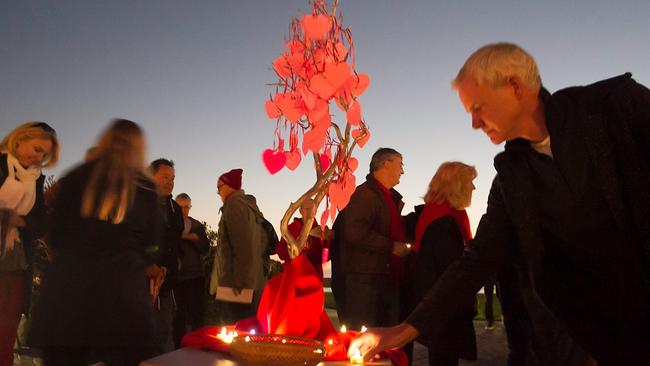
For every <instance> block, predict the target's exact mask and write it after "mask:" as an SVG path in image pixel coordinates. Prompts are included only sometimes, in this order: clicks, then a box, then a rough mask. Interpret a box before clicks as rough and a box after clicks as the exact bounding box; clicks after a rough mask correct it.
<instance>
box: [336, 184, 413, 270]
mask: <svg viewBox="0 0 650 366" xmlns="http://www.w3.org/2000/svg"><path fill="white" fill-rule="evenodd" d="M390 193H391V194H392V196H393V200H394V202H395V206H396V207H397V211H398V212H401V211H402V208H403V207H404V203H403V202H402V195H400V194H399V193H398V192H397V191H396V190H395V189H392V188H391V189H390ZM336 221H337V222H336V223H335V224H334V230H335V232H336V234H335V235H336V240H335V242H336V244H334V245H333V248H332V251H333V253H332V258H333V260H334V261H340V263H336V266H337V268H340V269H341V270H342V271H343V272H345V273H374V274H380V273H388V264H389V259H390V254H391V253H392V251H393V240H392V239H391V238H390V236H389V235H390V233H389V232H390V211H389V209H388V205H387V204H386V199H385V198H384V193H383V191H382V189H381V187H380V186H379V183H378V182H377V181H376V180H375V178H374V177H373V176H372V174H368V175H367V176H366V181H365V182H364V183H363V184H361V185H359V186H358V187H357V189H356V190H355V191H354V193H353V194H352V197H351V198H350V203H348V205H347V206H346V207H345V209H344V210H343V211H342V212H341V214H340V215H339V217H338V218H337V220H336ZM333 275H334V274H333Z"/></svg>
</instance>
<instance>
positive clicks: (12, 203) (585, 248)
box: [0, 43, 650, 366]
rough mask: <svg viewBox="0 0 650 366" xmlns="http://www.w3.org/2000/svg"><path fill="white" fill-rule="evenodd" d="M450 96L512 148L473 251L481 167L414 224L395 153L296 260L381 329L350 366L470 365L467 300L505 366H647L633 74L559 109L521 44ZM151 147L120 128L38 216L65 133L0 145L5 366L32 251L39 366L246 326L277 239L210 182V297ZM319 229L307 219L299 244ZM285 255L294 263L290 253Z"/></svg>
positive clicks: (645, 238)
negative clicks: (327, 272) (416, 356)
mask: <svg viewBox="0 0 650 366" xmlns="http://www.w3.org/2000/svg"><path fill="white" fill-rule="evenodd" d="M452 86H453V87H454V88H455V90H457V92H458V94H459V97H460V100H461V103H462V104H463V106H464V108H465V109H466V111H467V112H468V113H470V114H471V120H472V127H473V128H474V129H480V130H482V131H483V132H484V133H485V134H486V135H487V136H488V137H489V138H490V140H491V141H492V143H494V144H501V143H503V142H505V150H504V151H503V152H501V153H500V154H498V155H497V157H496V158H495V167H496V170H497V175H496V177H495V178H494V181H493V183H492V188H491V191H490V195H489V198H488V207H487V211H486V213H485V214H484V215H483V217H482V218H481V221H480V223H479V226H478V229H477V232H476V235H475V236H474V237H473V236H472V232H471V230H470V224H469V219H468V216H467V213H466V211H465V209H466V208H467V207H469V206H470V204H471V199H472V192H473V190H474V189H475V187H474V184H473V181H474V179H475V178H476V176H477V172H476V170H475V168H474V167H472V166H470V165H468V164H465V163H462V162H455V161H449V162H445V163H443V164H442V165H440V167H439V168H438V169H437V171H436V172H435V174H434V175H433V177H432V179H431V181H430V183H429V184H428V187H427V189H426V191H425V194H424V196H423V197H422V198H423V203H422V204H421V205H418V206H416V207H415V208H414V209H413V210H412V212H409V213H405V212H403V211H404V210H403V208H404V207H403V206H404V203H403V201H402V195H401V194H400V193H399V192H398V191H397V190H396V189H395V187H396V186H397V185H398V184H399V182H400V178H401V176H402V175H403V174H404V169H403V166H404V165H403V156H402V155H401V154H400V153H399V152H398V151H396V150H395V149H392V148H380V149H378V150H377V151H376V152H375V153H374V154H373V156H372V158H371V161H370V166H369V172H368V175H367V176H366V181H365V182H364V183H362V184H361V185H359V186H358V187H357V188H356V190H355V192H354V193H353V195H352V197H351V198H350V202H349V204H348V205H347V206H346V207H345V208H344V209H343V210H342V211H341V212H340V213H339V215H338V216H337V219H336V221H335V222H334V224H333V228H332V230H331V231H330V230H329V229H327V228H325V230H323V229H321V228H320V227H319V225H318V224H317V223H316V221H315V220H313V221H314V224H313V227H312V229H311V231H310V235H309V237H308V243H307V245H306V246H305V248H304V250H303V253H302V255H305V256H307V257H308V259H309V261H310V262H311V263H312V264H313V266H314V268H315V270H316V273H317V274H318V275H319V276H320V278H321V279H322V277H323V271H322V264H323V262H325V261H327V260H329V259H331V263H332V283H331V287H332V292H333V294H334V297H335V300H336V307H337V309H336V310H337V313H338V316H339V320H340V322H341V323H343V324H346V325H347V326H349V327H350V328H353V329H360V328H361V327H362V326H367V327H370V329H369V330H368V331H366V332H363V333H361V334H360V335H359V336H358V337H357V338H356V339H354V340H353V341H352V344H351V345H350V348H349V352H350V355H353V354H355V352H360V353H361V354H362V355H363V357H364V358H365V359H366V360H370V359H371V358H372V357H374V356H375V355H376V354H378V353H379V352H381V351H383V350H386V349H391V348H397V347H404V349H405V350H406V352H407V354H410V353H412V342H413V341H414V340H417V341H419V342H420V343H422V344H423V345H425V346H426V347H427V348H428V352H429V364H430V365H435V366H446V365H458V362H459V359H466V360H476V359H477V357H478V355H477V347H476V337H475V332H474V325H473V321H472V320H473V319H474V317H475V315H476V310H477V305H476V293H477V291H478V290H479V289H480V288H481V287H483V286H485V289H486V291H485V293H486V297H487V298H491V296H492V291H493V290H492V288H493V287H494V284H496V287H497V294H498V297H499V300H500V302H501V306H502V311H503V317H504V327H505V330H506V333H507V337H508V346H509V354H508V360H507V363H508V365H509V366H527V365H567V366H579V365H595V364H597V365H600V366H608V365H622V364H630V365H641V364H647V363H648V362H649V361H648V360H650V354H649V353H650V335H649V334H648V332H647V330H648V329H650V212H649V211H650V193H649V192H650V190H648V187H650V163H649V162H650V150H649V148H648V147H649V146H650V91H649V90H648V89H647V88H645V87H644V86H642V85H640V84H638V83H636V82H635V81H634V80H633V79H632V78H631V75H630V74H625V75H621V76H618V77H615V78H611V79H608V80H604V81H600V82H597V83H595V84H592V85H589V86H584V87H573V88H568V89H564V90H561V91H559V92H556V93H555V94H550V93H549V92H548V91H547V90H546V89H545V88H544V87H543V86H542V83H541V77H540V75H539V72H538V70H537V65H536V63H535V61H534V59H533V57H532V56H531V55H530V54H528V53H527V52H526V51H524V50H523V49H522V48H520V47H519V46H517V45H514V44H510V43H497V44H491V45H487V46H484V47H482V48H480V49H478V50H477V51H476V52H474V53H473V54H472V55H471V56H470V57H469V58H468V59H467V61H466V62H465V64H464V65H463V67H462V68H461V69H460V71H459V73H458V75H457V76H456V78H455V79H454V80H453V82H452ZM145 143H146V141H145V139H144V133H143V131H142V129H141V128H140V127H139V126H138V125H137V124H136V123H134V122H132V121H128V120H123V119H118V120H113V121H112V122H111V123H110V124H109V126H108V127H107V128H106V130H105V131H104V132H103V133H102V134H101V135H100V136H99V139H98V141H97V144H96V145H95V146H94V147H93V148H91V149H89V151H88V154H87V155H86V158H85V161H84V162H83V163H82V164H80V165H78V166H76V167H74V168H72V169H71V170H70V171H69V172H68V173H67V174H66V175H65V176H64V177H62V178H61V179H59V180H58V181H57V182H56V184H55V185H54V186H51V187H49V192H48V197H49V198H48V199H47V200H46V199H45V196H44V181H45V176H44V174H43V173H42V169H44V168H48V167H51V166H53V165H54V164H56V163H57V160H58V156H59V151H60V146H59V143H58V138H57V134H56V131H55V130H54V129H53V128H52V127H51V126H50V125H49V124H47V123H45V122H27V123H24V124H22V125H20V126H18V127H17V128H15V129H14V130H13V131H11V132H10V133H9V134H8V135H7V136H5V137H4V139H3V140H2V142H1V143H0V366H8V365H12V363H13V346H14V342H15V339H16V330H17V327H18V322H19V319H20V315H21V313H23V312H25V311H26V310H25V304H26V303H27V302H28V299H29V296H30V295H29V289H31V287H32V271H33V263H34V259H33V258H34V242H35V241H36V239H39V238H45V242H46V243H47V246H48V248H49V250H50V251H51V253H52V259H51V263H49V264H48V268H47V272H46V273H45V274H44V278H43V285H42V290H41V295H40V299H39V303H38V306H35V307H34V309H33V311H32V313H31V314H30V317H31V318H32V322H31V323H32V327H31V330H30V335H29V340H28V343H29V345H30V346H32V347H35V348H38V349H39V350H41V352H42V357H43V360H44V363H45V365H47V366H52V365H66V366H68V365H87V364H90V363H94V362H104V363H105V364H107V365H138V364H139V363H140V362H141V361H142V360H144V359H147V358H150V357H153V356H155V355H159V354H162V353H165V352H169V351H171V350H173V349H175V348H178V347H180V345H181V339H182V337H183V335H184V334H186V333H187V332H189V331H192V330H195V329H197V328H199V327H201V326H203V325H204V323H203V319H204V318H203V314H204V310H205V309H204V301H203V299H204V298H205V295H206V293H207V292H208V289H209V291H210V293H211V294H213V295H214V296H215V297H216V299H217V301H220V310H221V311H222V313H223V314H221V315H222V320H223V321H224V322H226V323H231V324H232V323H235V322H236V321H238V320H240V319H244V318H248V317H251V316H254V315H255V313H256V310H257V306H258V304H259V301H260V296H261V294H262V291H263V289H264V287H265V284H266V281H267V280H268V275H269V274H268V265H267V263H266V261H268V248H267V245H266V244H267V242H269V240H270V238H271V236H269V233H268V230H267V229H266V228H265V225H264V222H265V219H264V215H263V214H262V212H261V211H260V209H259V207H258V205H257V202H256V199H255V197H254V196H252V195H250V194H247V193H246V192H245V191H244V190H243V189H242V178H243V171H242V169H232V170H229V171H227V172H225V173H223V174H222V175H221V176H219V178H218V183H217V193H218V195H219V197H220V198H221V200H222V202H223V205H222V207H221V218H220V221H219V223H218V231H217V243H216V247H215V249H216V253H215V257H214V262H213V265H212V273H211V274H210V275H209V280H208V276H206V273H205V269H204V268H205V266H204V264H203V259H204V257H205V256H206V254H207V253H208V251H209V250H210V240H209V239H208V237H207V235H206V228H205V227H204V225H203V224H201V223H200V222H199V221H197V220H195V219H193V218H192V217H190V216H189V213H190V210H191V207H192V199H191V198H190V196H189V195H188V194H186V193H180V194H178V195H176V196H175V197H174V196H173V190H174V179H175V167H174V162H173V161H172V160H169V159H157V160H154V161H153V162H151V163H149V164H148V165H147V164H146V163H145ZM315 212H316V207H315V205H314V201H313V200H306V201H305V202H304V203H303V205H302V206H301V208H300V214H301V218H295V219H294V221H293V222H292V223H291V224H290V225H289V231H291V232H292V233H293V235H296V234H297V233H299V232H300V230H301V229H302V227H303V225H304V222H305V221H308V220H310V219H313V218H314V215H315ZM275 248H276V252H277V254H278V255H279V256H280V258H281V259H282V260H284V261H285V262H286V263H289V262H291V257H290V256H289V252H288V250H287V245H286V242H285V241H284V239H283V240H281V241H279V242H277V245H276V247H275ZM489 303H490V304H491V300H489ZM486 315H487V317H488V324H487V328H488V329H491V328H492V327H493V322H494V318H493V316H492V311H491V308H490V310H489V311H488V309H486Z"/></svg>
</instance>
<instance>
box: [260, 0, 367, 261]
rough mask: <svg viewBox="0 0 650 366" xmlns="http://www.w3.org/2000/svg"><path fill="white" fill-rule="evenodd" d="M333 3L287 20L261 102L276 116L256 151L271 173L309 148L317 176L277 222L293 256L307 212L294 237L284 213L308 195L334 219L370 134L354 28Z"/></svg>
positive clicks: (306, 228)
mask: <svg viewBox="0 0 650 366" xmlns="http://www.w3.org/2000/svg"><path fill="white" fill-rule="evenodd" d="M337 5H338V0H335V1H334V2H333V3H331V4H328V3H326V2H325V1H322V0H315V1H314V2H313V3H312V11H311V13H310V14H305V15H303V16H302V17H301V18H300V19H297V18H293V19H292V20H291V24H290V27H289V37H288V38H287V39H285V42H284V49H283V52H282V54H281V55H280V56H279V57H278V58H277V59H275V61H274V62H273V70H275V73H276V74H277V76H278V81H277V82H276V83H274V84H271V85H273V86H274V87H275V92H274V93H273V94H272V95H271V96H270V98H269V99H268V100H267V101H266V103H265V110H266V113H267V115H268V117H269V118H270V119H272V120H275V121H276V128H275V136H274V140H273V148H272V149H266V150H265V151H264V152H263V154H262V160H263V162H264V165H265V167H266V168H267V170H268V171H269V172H270V173H271V174H275V173H277V172H279V171H280V170H282V169H283V168H285V167H286V168H287V169H289V170H291V171H293V170H295V169H296V168H297V167H298V166H299V165H300V163H301V162H302V158H303V156H307V155H308V154H310V155H311V156H312V158H313V160H314V170H315V173H316V182H315V183H314V185H313V186H312V187H311V188H310V189H308V190H307V191H306V192H305V193H303V194H302V195H301V196H300V197H299V198H298V200H297V201H295V202H292V203H291V204H290V205H289V208H288V209H287V211H286V212H285V214H284V216H283V217H282V220H281V222H280V233H281V235H282V237H283V238H284V239H285V240H286V241H287V243H288V245H289V254H290V256H291V258H295V257H296V256H298V254H300V252H301V251H302V249H303V248H304V246H305V243H306V242H307V238H308V236H309V232H310V229H311V227H312V221H313V218H310V219H309V220H308V221H307V222H304V223H303V227H302V231H301V233H300V235H299V236H298V237H297V238H294V237H293V236H292V235H291V233H290V232H289V229H288V225H289V220H290V219H291V218H292V217H293V215H294V214H295V212H296V211H297V210H298V209H299V208H300V206H301V205H302V204H303V202H304V201H305V200H307V199H309V198H312V199H313V200H314V203H315V205H316V207H320V204H321V203H322V202H324V203H325V205H324V210H323V211H322V214H321V217H320V218H321V219H320V225H321V227H323V228H324V227H325V225H326V224H327V222H328V221H334V218H335V217H336V214H337V212H338V211H340V210H342V209H343V208H344V207H345V206H346V205H347V203H348V202H349V200H350V196H351V195H352V193H353V192H354V190H355V187H356V179H355V176H354V171H355V169H356V168H357V166H358V161H357V159H356V158H354V157H353V156H352V152H353V151H354V149H355V147H357V146H359V147H360V148H363V146H364V145H365V143H366V142H367V141H368V139H369V138H370V130H369V129H368V126H367V125H366V123H365V121H364V120H363V118H362V109H361V103H360V101H359V97H360V96H361V95H362V94H363V92H364V91H365V90H366V89H367V88H368V85H369V84H370V77H369V76H368V75H366V74H359V73H357V71H356V70H355V57H354V43H353V40H352V34H351V32H350V30H349V28H344V27H343V25H342V24H343V23H342V20H343V19H342V15H341V14H340V12H337ZM332 101H334V103H332ZM332 104H335V105H336V106H337V107H338V109H339V110H340V111H341V112H343V113H344V114H345V121H344V122H343V123H342V122H341V121H339V122H337V121H334V120H333V119H332V116H333V115H332V113H330V106H331V105H332ZM286 138H288V146H285V139H286ZM285 147H286V149H285ZM323 232H324V231H323Z"/></svg>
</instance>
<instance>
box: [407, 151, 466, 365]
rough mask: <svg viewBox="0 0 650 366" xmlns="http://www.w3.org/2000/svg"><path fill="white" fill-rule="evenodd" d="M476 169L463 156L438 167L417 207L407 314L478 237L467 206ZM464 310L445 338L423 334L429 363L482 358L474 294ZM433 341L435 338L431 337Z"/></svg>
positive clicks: (448, 363) (438, 363)
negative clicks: (474, 320)
mask: <svg viewBox="0 0 650 366" xmlns="http://www.w3.org/2000/svg"><path fill="white" fill-rule="evenodd" d="M474 178H476V169H474V167H472V166H469V165H467V164H464V163H461V162H456V161H453V162H445V163H443V164H442V165H440V167H439V168H438V171H436V174H435V175H434V176H433V178H432V179H431V182H430V183H429V188H428V190H427V193H426V194H425V195H424V205H422V206H418V207H416V213H417V214H418V219H417V224H416V225H415V241H414V243H413V248H412V249H413V253H414V256H413V258H412V261H411V263H412V264H413V265H412V269H411V271H409V277H410V278H408V279H407V281H406V284H407V291H408V297H407V299H406V301H405V302H406V306H407V307H408V309H407V314H408V313H410V312H411V311H412V310H413V309H414V308H415V306H416V305H417V304H418V303H419V302H420V301H421V300H422V298H423V297H424V295H425V294H426V293H427V291H428V290H429V289H430V288H431V287H432V286H433V285H434V284H435V283H436V281H437V280H438V278H439V277H440V276H441V275H442V273H443V272H444V271H445V270H446V269H447V267H448V266H449V265H450V264H451V263H452V262H453V261H455V260H456V259H457V258H459V257H460V256H461V255H462V253H463V247H464V246H465V245H467V243H468V242H469V240H470V239H471V238H472V233H471V231H470V227H469V219H468V217H467V212H466V211H465V208H467V207H468V206H469V205H470V203H471V201H472V192H473V191H474V188H475V187H474V184H473V180H474ZM457 306H458V307H461V308H463V311H462V314H461V315H460V316H458V317H457V318H455V319H450V320H451V321H450V322H449V325H448V326H447V327H445V331H444V333H442V334H443V336H442V337H440V338H441V339H437V340H435V342H434V341H433V340H422V341H423V342H425V344H426V345H427V346H428V347H429V364H430V365H435V366H456V365H458V359H459V358H463V359H466V360H475V359H476V336H475V334H474V326H473V323H472V319H473V318H474V315H475V304H474V302H473V301H472V300H471V299H470V300H469V301H467V302H466V303H462V304H460V303H459V304H457ZM427 341H429V342H427Z"/></svg>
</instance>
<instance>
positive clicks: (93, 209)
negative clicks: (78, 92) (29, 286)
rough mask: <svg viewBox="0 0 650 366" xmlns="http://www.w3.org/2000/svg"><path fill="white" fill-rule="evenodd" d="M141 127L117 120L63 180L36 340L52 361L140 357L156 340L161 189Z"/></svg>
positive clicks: (68, 363)
mask: <svg viewBox="0 0 650 366" xmlns="http://www.w3.org/2000/svg"><path fill="white" fill-rule="evenodd" d="M144 151H145V140H144V135H143V132H142V130H141V128H140V127H139V126H138V125H137V124H135V123H133V122H131V121H128V120H122V119H117V120H114V121H112V122H111V123H110V125H109V126H108V128H107V129H106V130H105V131H104V132H103V133H102V135H101V136H100V138H99V143H98V145H97V151H96V154H95V155H94V156H93V158H92V159H91V160H90V161H88V162H86V163H84V164H82V165H80V166H78V167H76V168H74V169H72V170H71V171H70V172H69V173H67V174H66V175H65V177H64V179H61V181H60V182H61V183H60V188H59V191H58V193H57V199H56V201H55V204H54V212H53V214H52V227H51V232H50V237H49V245H50V248H51V250H52V253H53V261H52V263H51V265H50V267H49V268H48V270H47V272H46V273H45V274H44V280H43V290H42V294H41V300H40V306H39V307H38V308H37V311H36V314H35V315H34V323H33V329H32V334H31V335H30V336H31V338H32V344H33V345H35V346H36V347H39V348H41V349H42V350H43V361H44V363H45V365H47V366H53V365H54V366H59V365H61V366H63V365H65V366H74V365H87V364H89V363H94V362H104V363H106V364H107V365H109V366H112V365H138V364H139V363H140V361H142V360H144V359H146V358H148V357H151V356H152V355H153V350H154V347H155V336H154V319H153V309H152V306H151V297H150V294H149V288H148V285H147V282H148V278H147V276H148V277H156V276H159V275H160V272H161V270H160V268H158V267H157V266H154V265H152V263H153V260H152V258H151V255H150V254H149V253H150V252H151V250H153V248H155V247H156V245H157V239H156V230H157V229H156V228H157V226H158V224H157V217H158V216H157V196H156V191H155V185H154V183H153V182H152V181H151V180H150V178H148V177H147V175H146V173H145V170H144Z"/></svg>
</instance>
